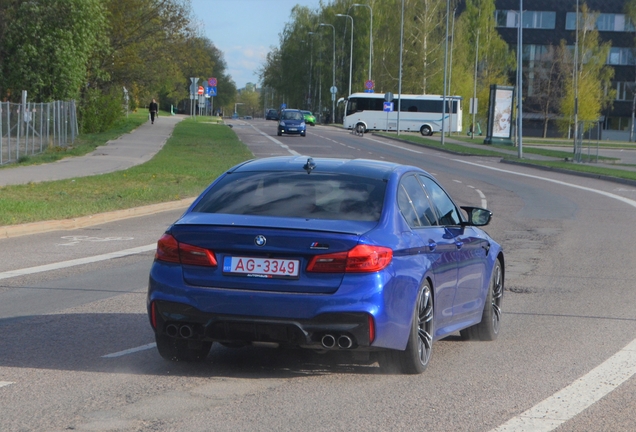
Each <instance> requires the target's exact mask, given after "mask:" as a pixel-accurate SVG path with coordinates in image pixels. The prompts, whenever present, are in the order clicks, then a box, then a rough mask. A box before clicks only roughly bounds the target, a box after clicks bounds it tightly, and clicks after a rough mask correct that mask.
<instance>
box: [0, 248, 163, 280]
mask: <svg viewBox="0 0 636 432" xmlns="http://www.w3.org/2000/svg"><path fill="white" fill-rule="evenodd" d="M156 248H157V244H156V243H153V244H149V245H146V246H139V247H136V248H132V249H125V250H121V251H116V252H110V253H106V254H102V255H95V256H92V257H86V258H78V259H74V260H69V261H62V262H58V263H52V264H45V265H41V266H36V267H29V268H24V269H18V270H9V271H6V272H2V273H0V279H9V278H12V277H17V276H25V275H30V274H34V273H42V272H45V271H51V270H59V269H63V268H67V267H74V266H78V265H83V264H90V263H94V262H99V261H106V260H109V259H113V258H121V257H125V256H128V255H136V254H139V253H143V252H148V251H152V250H155V249H156Z"/></svg>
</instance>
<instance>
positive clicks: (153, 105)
mask: <svg viewBox="0 0 636 432" xmlns="http://www.w3.org/2000/svg"><path fill="white" fill-rule="evenodd" d="M148 111H150V124H155V116H158V115H159V106H158V105H157V101H155V100H154V99H153V100H152V102H150V106H149V107H148Z"/></svg>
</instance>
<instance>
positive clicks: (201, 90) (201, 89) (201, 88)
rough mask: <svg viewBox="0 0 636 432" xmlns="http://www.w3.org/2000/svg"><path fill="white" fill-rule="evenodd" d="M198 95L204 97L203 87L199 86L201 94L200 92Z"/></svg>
mask: <svg viewBox="0 0 636 432" xmlns="http://www.w3.org/2000/svg"><path fill="white" fill-rule="evenodd" d="M198 93H199V94H200V95H202V94H203V86H199V92H198Z"/></svg>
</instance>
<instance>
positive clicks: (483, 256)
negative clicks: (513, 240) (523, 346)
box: [147, 156, 504, 374]
mask: <svg viewBox="0 0 636 432" xmlns="http://www.w3.org/2000/svg"><path fill="white" fill-rule="evenodd" d="M491 216H492V213H491V212H490V211H489V210H486V209H482V208H476V207H461V208H460V207H458V206H457V205H456V204H455V203H454V202H453V200H452V199H451V198H450V197H449V195H448V194H447V193H446V192H445V191H444V189H443V188H442V187H441V186H440V185H439V183H438V182H437V181H436V180H435V179H434V178H433V177H432V176H431V175H430V174H428V173H427V172H425V171H423V170H421V169H419V168H416V167H413V166H405V165H400V164H395V163H389V162H383V161H374V160H364V159H353V160H348V159H330V158H320V159H319V158H308V157H306V156H293V157H274V158H265V159H258V160H252V161H248V162H244V163H242V164H239V165H237V166H235V167H233V168H232V169H230V170H228V171H227V172H225V173H224V174H222V175H221V176H220V177H219V178H217V179H216V180H215V181H214V182H213V183H212V184H211V185H210V186H209V187H208V188H207V189H206V190H205V191H204V192H203V193H202V194H201V195H200V196H199V197H198V198H197V199H196V200H195V201H194V202H193V204H192V205H191V206H190V208H189V209H188V210H187V211H186V212H185V213H184V214H183V216H181V217H180V218H179V219H178V220H177V221H176V222H175V223H174V224H173V225H172V226H170V227H169V228H168V230H167V231H166V232H165V234H164V235H163V236H162V237H161V238H160V240H159V241H158V245H157V251H156V255H155V260H154V263H153V265H152V268H151V271H150V278H149V287H148V298H147V306H148V314H149V318H150V323H151V325H152V328H153V330H154V332H155V336H156V342H157V348H158V351H159V354H160V355H161V356H162V357H164V358H166V359H169V360H175V361H196V360H203V359H205V357H206V356H207V355H208V352H209V350H210V348H211V346H212V344H213V343H215V342H216V343H220V344H222V345H224V346H227V347H241V346H245V345H250V344H259V345H270V346H280V347H301V348H307V349H311V350H316V351H320V352H324V351H336V350H348V351H364V352H368V353H369V355H370V356H371V355H372V356H374V357H376V358H377V360H378V363H379V365H380V367H381V368H383V369H384V370H387V371H400V372H402V373H410V374H414V373H421V372H423V371H424V370H425V369H426V367H427V365H428V363H429V361H430V358H431V353H432V348H433V342H434V341H436V340H438V339H441V338H444V337H446V336H448V335H451V334H452V333H456V332H460V334H461V335H462V336H463V337H464V338H465V339H474V340H494V339H495V338H496V337H497V335H498V334H499V329H500V320H501V302H502V296H503V292H504V255H503V251H502V248H501V247H500V245H499V244H498V243H497V242H496V241H494V240H493V239H492V238H491V237H490V236H488V234H486V233H485V232H484V231H482V230H481V229H480V228H479V227H480V226H484V225H486V224H488V223H489V222H490V220H491Z"/></svg>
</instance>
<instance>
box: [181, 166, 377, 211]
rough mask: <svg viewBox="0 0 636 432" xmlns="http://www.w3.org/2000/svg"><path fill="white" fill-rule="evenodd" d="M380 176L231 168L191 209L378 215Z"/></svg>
mask: <svg viewBox="0 0 636 432" xmlns="http://www.w3.org/2000/svg"><path fill="white" fill-rule="evenodd" d="M385 190H386V183H385V182H384V181H383V180H378V179H373V178H367V177H358V176H351V175H341V174H328V173H312V174H307V173H305V172H303V173H286V172H267V173H264V172H244V173H232V174H228V175H226V176H225V177H224V178H223V179H221V180H220V181H219V182H218V183H217V184H216V185H215V186H214V188H212V189H211V190H209V191H208V192H207V193H206V194H205V196H203V198H202V199H201V201H200V202H199V203H198V204H197V205H196V207H195V208H194V210H193V211H195V212H201V213H224V214H237V215H255V216H276V217H295V218H305V219H336V220H354V221H377V220H379V219H380V214H381V213H382V206H383V203H384V193H385Z"/></svg>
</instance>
